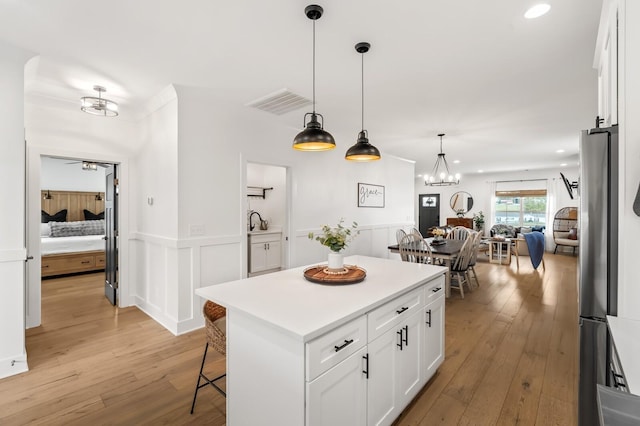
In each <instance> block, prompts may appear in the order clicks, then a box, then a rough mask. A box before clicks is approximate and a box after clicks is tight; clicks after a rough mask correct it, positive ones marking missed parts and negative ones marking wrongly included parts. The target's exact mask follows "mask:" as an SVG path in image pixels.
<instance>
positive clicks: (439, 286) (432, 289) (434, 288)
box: [424, 276, 444, 305]
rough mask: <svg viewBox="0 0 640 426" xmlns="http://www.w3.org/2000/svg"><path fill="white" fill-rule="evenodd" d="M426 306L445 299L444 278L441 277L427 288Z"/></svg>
mask: <svg viewBox="0 0 640 426" xmlns="http://www.w3.org/2000/svg"><path fill="white" fill-rule="evenodd" d="M424 291H425V293H426V294H425V302H424V303H425V304H427V305H428V304H429V303H431V302H433V301H434V300H436V299H438V298H439V297H444V276H440V277H438V278H436V279H435V280H433V281H431V282H429V283H428V284H427V285H426V286H425V289H424Z"/></svg>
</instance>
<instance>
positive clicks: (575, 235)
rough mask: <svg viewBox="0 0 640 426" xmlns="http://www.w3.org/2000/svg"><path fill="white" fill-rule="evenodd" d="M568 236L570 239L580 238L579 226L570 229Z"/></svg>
mask: <svg viewBox="0 0 640 426" xmlns="http://www.w3.org/2000/svg"><path fill="white" fill-rule="evenodd" d="M567 238H568V239H570V240H577V239H578V229H577V228H571V229H569V236H568V237H567Z"/></svg>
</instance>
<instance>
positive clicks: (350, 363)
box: [306, 347, 367, 426]
mask: <svg viewBox="0 0 640 426" xmlns="http://www.w3.org/2000/svg"><path fill="white" fill-rule="evenodd" d="M366 350H367V348H366V347H363V348H362V349H360V350H359V351H358V352H356V353H354V354H353V355H351V356H350V357H349V358H347V359H345V360H344V361H342V362H341V363H339V364H338V365H336V366H335V367H333V368H332V369H330V370H329V371H327V372H326V373H324V374H323V375H321V376H319V377H318V378H317V379H315V380H313V381H312V382H310V383H307V412H306V417H307V422H306V424H307V425H312V426H316V425H326V426H336V425H344V426H356V425H365V424H366V421H367V378H366V373H365V372H364V371H365V370H366V367H367V363H366V359H365V358H364V356H365V354H366Z"/></svg>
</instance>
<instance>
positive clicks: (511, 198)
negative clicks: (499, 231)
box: [496, 189, 547, 227]
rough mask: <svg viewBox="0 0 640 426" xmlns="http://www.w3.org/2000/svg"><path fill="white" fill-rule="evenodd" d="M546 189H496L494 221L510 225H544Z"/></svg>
mask: <svg viewBox="0 0 640 426" xmlns="http://www.w3.org/2000/svg"><path fill="white" fill-rule="evenodd" d="M546 212H547V191H546V190H544V189H535V190H520V191H518V190H515V191H496V223H501V224H504V225H512V226H530V227H533V226H546Z"/></svg>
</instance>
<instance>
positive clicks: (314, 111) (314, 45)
mask: <svg viewBox="0 0 640 426" xmlns="http://www.w3.org/2000/svg"><path fill="white" fill-rule="evenodd" d="M313 113H314V114H315V113H316V21H315V19H314V20H313Z"/></svg>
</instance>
